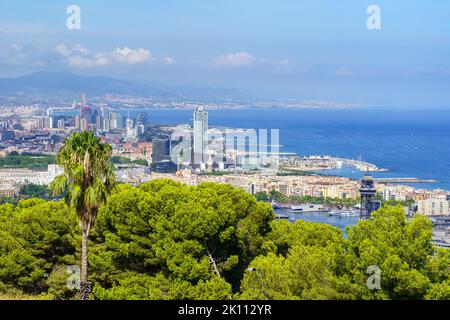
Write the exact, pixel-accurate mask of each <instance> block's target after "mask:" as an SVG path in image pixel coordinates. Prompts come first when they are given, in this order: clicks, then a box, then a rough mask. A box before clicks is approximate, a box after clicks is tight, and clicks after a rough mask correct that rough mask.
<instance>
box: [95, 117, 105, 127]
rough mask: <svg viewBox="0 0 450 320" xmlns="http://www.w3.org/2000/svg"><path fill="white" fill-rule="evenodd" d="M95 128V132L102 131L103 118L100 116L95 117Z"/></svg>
mask: <svg viewBox="0 0 450 320" xmlns="http://www.w3.org/2000/svg"><path fill="white" fill-rule="evenodd" d="M95 128H96V129H97V131H103V129H104V127H103V117H102V116H101V115H97V117H96V119H95Z"/></svg>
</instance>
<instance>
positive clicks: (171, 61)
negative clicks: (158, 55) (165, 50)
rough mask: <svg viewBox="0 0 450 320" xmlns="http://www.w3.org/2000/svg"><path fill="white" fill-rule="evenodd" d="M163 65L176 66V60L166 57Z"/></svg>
mask: <svg viewBox="0 0 450 320" xmlns="http://www.w3.org/2000/svg"><path fill="white" fill-rule="evenodd" d="M162 63H164V64H175V60H174V59H172V58H170V57H166V58H163V59H162Z"/></svg>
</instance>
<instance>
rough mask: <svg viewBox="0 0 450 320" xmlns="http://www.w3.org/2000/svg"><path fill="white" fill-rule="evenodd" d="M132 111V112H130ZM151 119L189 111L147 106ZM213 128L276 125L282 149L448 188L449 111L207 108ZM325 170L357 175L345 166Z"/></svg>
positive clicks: (183, 117) (183, 118)
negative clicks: (353, 162) (349, 160)
mask: <svg viewBox="0 0 450 320" xmlns="http://www.w3.org/2000/svg"><path fill="white" fill-rule="evenodd" d="M136 113H137V111H133V112H132V113H131V115H132V116H133V115H135V114H136ZM146 113H147V114H148V121H149V122H150V123H160V124H179V123H189V122H190V121H191V119H192V111H191V110H146ZM209 123H210V125H212V126H223V127H230V128H237V127H239V128H253V129H279V130H280V143H281V144H282V145H283V147H282V148H281V149H280V151H281V152H295V153H298V154H300V155H314V154H320V155H331V156H339V157H344V158H352V159H357V158H358V157H361V158H362V159H363V160H364V161H368V162H371V163H374V164H375V165H377V166H378V167H380V168H387V169H389V170H390V171H389V172H386V173H381V172H380V173H374V174H373V175H374V176H375V177H415V178H419V179H434V180H438V181H439V182H438V183H423V184H413V185H414V186H417V187H421V188H427V189H435V188H443V189H446V190H450V110H442V109H441V110H433V109H423V110H392V109H358V110H300V109H299V110H289V109H263V110H261V109H257V110H255V109H246V110H210V111H209ZM326 172H327V173H329V174H336V175H343V176H348V177H352V178H360V177H361V176H362V175H363V173H361V172H358V171H355V170H353V169H349V168H343V169H341V170H333V171H326Z"/></svg>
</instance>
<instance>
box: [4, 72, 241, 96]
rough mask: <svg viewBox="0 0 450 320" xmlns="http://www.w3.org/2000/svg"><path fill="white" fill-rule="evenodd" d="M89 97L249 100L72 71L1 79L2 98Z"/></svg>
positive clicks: (211, 91)
mask: <svg viewBox="0 0 450 320" xmlns="http://www.w3.org/2000/svg"><path fill="white" fill-rule="evenodd" d="M81 92H84V93H86V94H88V95H90V96H101V95H105V94H126V95H134V96H143V97H154V98H175V99H196V100H212V101H227V100H233V101H237V100H247V99H249V97H248V96H246V95H244V94H242V93H241V92H238V91H237V90H235V89H224V88H210V87H194V86H170V85H164V84H159V83H150V84H143V83H137V82H132V81H126V80H119V79H114V78H110V77H99V76H85V75H79V74H75V73H71V72H44V71H42V72H36V73H33V74H30V75H26V76H22V77H18V78H3V79H1V78H0V95H15V94H20V95H27V94H29V95H51V94H65V93H66V94H70V95H73V94H76V95H78V94H80V93H81Z"/></svg>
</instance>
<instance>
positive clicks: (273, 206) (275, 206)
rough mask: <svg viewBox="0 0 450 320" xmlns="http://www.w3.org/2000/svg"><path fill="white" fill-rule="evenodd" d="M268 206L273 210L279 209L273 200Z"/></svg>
mask: <svg viewBox="0 0 450 320" xmlns="http://www.w3.org/2000/svg"><path fill="white" fill-rule="evenodd" d="M270 205H271V206H272V208H273V209H280V208H281V206H280V205H279V204H278V203H277V202H275V201H274V200H272V202H271V203H270Z"/></svg>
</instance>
